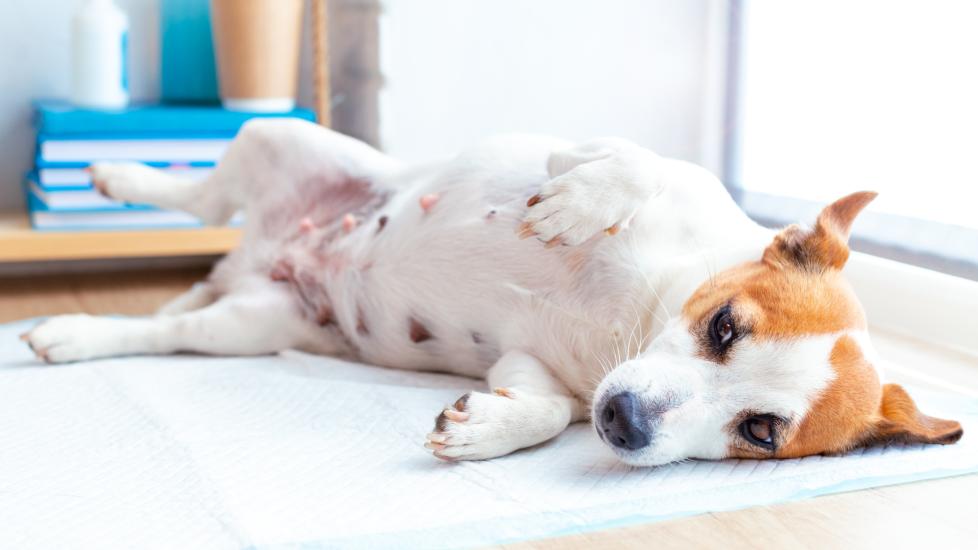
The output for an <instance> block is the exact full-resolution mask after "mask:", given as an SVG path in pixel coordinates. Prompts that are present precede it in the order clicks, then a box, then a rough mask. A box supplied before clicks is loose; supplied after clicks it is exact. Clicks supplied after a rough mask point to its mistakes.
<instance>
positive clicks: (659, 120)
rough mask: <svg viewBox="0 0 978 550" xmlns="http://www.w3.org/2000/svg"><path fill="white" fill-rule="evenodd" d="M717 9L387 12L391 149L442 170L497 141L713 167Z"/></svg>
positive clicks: (609, 3)
mask: <svg viewBox="0 0 978 550" xmlns="http://www.w3.org/2000/svg"><path fill="white" fill-rule="evenodd" d="M717 5H718V3H717V2H713V1H711V0H683V1H676V0H602V1H593V0H585V1H581V0H533V1H527V0H425V1H418V0H387V1H386V2H385V13H384V15H383V16H382V18H381V29H380V30H381V71H382V73H383V74H384V78H385V86H384V88H383V89H382V91H381V102H380V109H381V111H380V120H381V122H380V124H381V132H380V135H381V143H382V145H383V146H384V148H385V149H387V150H388V151H389V152H391V153H392V154H394V155H396V156H399V157H402V158H405V159H411V160H423V159H431V158H438V157H442V156H446V155H451V154H452V153H454V152H456V151H458V149H459V148H460V147H463V146H465V145H466V144H470V143H473V142H475V141H477V140H479V139H480V138H482V137H485V136H487V135H491V134H493V133H499V132H510V131H526V132H543V133H549V134H554V135H558V136H562V137H567V138H572V139H586V138H589V137H596V136H606V135H617V136H623V137H627V138H630V139H632V140H635V141H637V142H639V143H641V144H643V145H646V146H648V147H651V148H653V149H655V150H656V151H658V152H660V153H662V154H666V155H670V156H675V157H680V158H684V159H689V160H694V161H703V160H706V159H704V151H703V149H704V143H705V142H706V137H705V136H704V131H703V130H704V128H705V127H707V126H708V125H710V124H714V121H713V120H712V119H710V117H712V116H714V114H715V113H711V112H709V109H706V108H705V105H706V104H707V99H708V98H707V97H705V95H704V94H705V93H706V91H707V88H708V87H709V86H711V85H714V84H715V82H714V81H715V79H711V78H710V76H709V72H710V71H712V70H714V69H713V67H714V66H715V65H714V64H713V62H714V61H715V60H712V59H710V57H711V56H710V53H711V48H712V46H711V44H712V43H711V41H710V40H709V39H708V38H709V36H708V35H709V33H710V32H711V30H713V31H715V30H716V29H715V28H714V27H711V25H712V21H711V18H712V17H713V15H714V12H715V11H716V8H717Z"/></svg>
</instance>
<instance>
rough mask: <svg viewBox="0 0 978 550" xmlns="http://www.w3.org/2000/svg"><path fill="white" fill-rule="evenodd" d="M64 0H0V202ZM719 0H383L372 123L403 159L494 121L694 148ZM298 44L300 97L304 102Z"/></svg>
mask: <svg viewBox="0 0 978 550" xmlns="http://www.w3.org/2000/svg"><path fill="white" fill-rule="evenodd" d="M76 1H77V0H43V1H40V0H5V2H4V4H5V5H4V8H5V9H4V13H5V15H4V16H3V17H0V209H11V208H20V206H21V204H22V200H23V199H22V194H21V190H20V181H21V178H22V175H23V173H24V172H25V171H27V170H28V169H29V168H30V165H31V162H32V159H31V157H32V151H33V140H34V131H33V129H32V127H31V109H30V102H31V100H32V99H34V98H37V97H58V96H61V97H64V96H65V95H67V93H68V86H69V59H70V58H69V50H68V29H69V27H68V25H69V20H70V16H71V12H72V11H73V9H74V6H75V3H76ZM158 1H159V0H116V2H117V3H118V4H119V6H120V7H122V8H123V9H124V10H125V11H126V12H127V13H128V15H129V18H130V26H131V32H130V48H131V51H130V85H131V90H132V96H133V98H134V99H137V100H138V99H154V98H156V97H157V96H158V89H159V47H158V41H159V30H158V26H159V21H158V17H157V13H158ZM717 4H722V0H682V1H679V0H602V1H597V0H532V1H530V0H386V1H385V2H384V6H385V11H384V14H383V15H382V17H381V69H382V71H383V73H384V74H385V82H386V84H385V87H384V88H383V89H382V91H381V136H382V142H383V145H384V147H385V148H386V149H388V150H389V151H390V152H391V153H393V154H395V155H397V156H399V157H402V158H405V159H408V160H424V159H430V158H437V157H441V156H446V155H450V154H453V153H454V152H456V151H457V150H458V149H459V148H460V147H463V146H464V145H466V144H470V143H473V142H475V141H477V140H479V139H480V138H482V137H484V136H487V135H490V134H493V133H498V132H511V131H528V132H545V133H550V134H555V135H559V136H564V137H568V138H573V139H586V138H588V137H593V136H602V135H619V136H624V137H628V138H631V139H633V140H635V141H638V142H639V143H642V144H644V145H647V146H649V147H652V148H653V149H655V150H657V151H659V152H661V153H663V154H667V155H671V156H676V157H680V158H686V159H691V160H696V161H707V160H708V159H706V158H705V153H704V147H703V143H704V140H706V139H707V137H708V136H707V132H704V128H705V127H708V126H709V125H710V124H711V120H710V118H709V117H710V116H711V115H710V111H709V108H707V107H705V106H708V105H709V102H708V101H707V99H708V98H707V97H706V96H705V93H706V92H707V91H708V89H709V86H710V83H711V76H710V75H711V73H710V71H711V65H710V63H711V59H710V55H709V54H710V48H709V47H708V43H709V42H710V41H709V37H710V36H711V35H710V32H709V30H710V28H711V27H710V21H709V20H710V18H711V13H712V11H713V7H714V6H715V5H717ZM308 66H309V52H308V48H304V52H303V70H302V73H301V74H302V75H303V80H302V82H300V103H308V98H309V95H310V94H309V90H310V85H309V82H308V79H309V71H308V70H307V68H308Z"/></svg>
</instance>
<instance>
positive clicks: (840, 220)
mask: <svg viewBox="0 0 978 550" xmlns="http://www.w3.org/2000/svg"><path fill="white" fill-rule="evenodd" d="M875 198H876V193H874V192H871V191H861V192H859V193H853V194H851V195H848V196H846V197H842V198H841V199H839V200H837V201H835V202H833V203H832V204H830V205H828V206H826V207H825V208H824V209H823V210H822V212H821V213H820V214H819V215H818V220H817V221H816V222H815V228H814V229H811V230H804V229H802V228H801V227H799V226H797V225H791V226H788V227H786V228H785V229H784V230H783V231H781V232H780V233H778V235H777V236H776V237H775V238H774V242H772V243H771V244H770V245H769V246H768V247H767V249H766V250H764V257H763V261H764V263H766V264H768V265H771V266H773V267H779V268H784V267H789V266H795V267H801V268H803V269H809V270H814V271H822V270H824V269H827V268H834V269H842V267H843V266H844V265H845V264H846V260H848V259H849V232H850V231H851V230H852V222H853V221H854V220H855V219H856V216H857V215H858V214H859V213H860V212H862V210H863V208H865V207H866V205H867V204H869V203H870V202H872V200H873V199H875Z"/></svg>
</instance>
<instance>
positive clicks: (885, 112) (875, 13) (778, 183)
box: [725, 0, 978, 278]
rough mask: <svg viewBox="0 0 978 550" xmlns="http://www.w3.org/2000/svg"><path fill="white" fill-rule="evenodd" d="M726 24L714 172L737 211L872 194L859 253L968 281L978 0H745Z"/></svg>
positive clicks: (974, 222)
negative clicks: (727, 64)
mask: <svg viewBox="0 0 978 550" xmlns="http://www.w3.org/2000/svg"><path fill="white" fill-rule="evenodd" d="M732 16H733V23H734V24H733V26H732V29H733V32H734V38H735V39H734V40H732V41H731V43H732V44H734V47H735V48H736V51H735V52H734V53H735V55H734V57H733V60H734V63H733V64H732V65H731V69H732V71H731V72H732V77H733V78H732V79H731V81H732V82H733V84H734V86H733V88H734V89H733V93H734V97H733V99H734V101H732V105H733V108H734V113H733V121H734V122H735V125H734V128H735V130H736V131H735V136H734V142H733V143H732V147H731V149H730V150H729V154H728V158H727V166H726V174H725V177H726V180H727V181H728V182H730V184H731V185H732V186H733V187H734V191H735V194H736V195H739V197H740V199H741V202H742V204H743V206H744V207H745V209H746V210H747V211H748V213H750V214H752V215H753V216H755V217H757V218H759V219H761V220H762V221H767V222H770V223H787V222H790V221H795V220H796V219H800V218H799V217H798V216H801V217H802V218H810V216H811V214H812V213H813V212H814V211H815V210H816V209H817V206H818V205H821V204H824V203H826V202H830V201H832V200H834V199H836V198H838V197H841V196H843V195H845V194H848V193H850V192H853V191H857V190H864V189H869V190H876V191H879V192H880V197H879V198H878V199H877V200H876V202H875V203H874V204H872V205H871V206H870V209H869V213H868V215H866V216H865V217H864V219H863V220H861V221H860V222H859V223H858V224H857V227H856V229H855V234H854V237H855V247H856V248H857V249H858V248H862V249H864V250H866V251H869V252H873V253H877V254H880V255H884V256H889V257H893V258H896V259H901V260H904V261H909V262H911V263H917V264H921V265H925V266H928V267H932V268H937V269H942V270H944V271H948V272H951V273H955V274H958V275H964V276H968V277H969V278H978V33H976V32H975V28H976V27H978V2H972V1H968V0H935V1H926V2H925V1H923V0H920V1H886V0H860V1H859V2H852V1H846V0H822V1H820V2H810V1H806V0H778V1H776V2H775V1H768V2H748V1H743V2H737V3H735V4H734V6H733V12H732ZM792 216H794V218H792Z"/></svg>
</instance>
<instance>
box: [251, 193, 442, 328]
mask: <svg viewBox="0 0 978 550" xmlns="http://www.w3.org/2000/svg"><path fill="white" fill-rule="evenodd" d="M385 199H386V197H385V196H382V195H379V194H376V193H371V192H370V189H369V187H368V186H367V185H366V184H365V183H364V182H359V181H350V182H345V183H343V184H341V185H339V186H333V187H332V188H331V189H330V191H329V192H328V193H323V194H322V196H321V197H317V200H316V201H300V204H295V201H290V204H288V205H279V206H281V208H277V209H275V213H268V214H266V216H267V217H266V218H265V220H264V221H265V222H266V223H267V224H268V225H273V226H276V227H278V226H279V225H280V224H282V223H283V222H285V220H286V219H287V218H291V219H292V220H295V219H298V220H299V222H298V223H295V222H293V224H294V225H293V226H292V229H291V230H286V231H284V234H285V235H286V236H285V238H284V239H283V240H282V247H281V249H280V253H279V256H278V258H276V259H275V260H274V261H273V262H272V263H271V265H270V267H269V277H270V278H271V279H272V280H273V281H277V282H282V283H285V284H288V285H290V287H291V288H292V291H293V293H294V294H295V296H296V298H297V301H298V303H299V304H300V307H301V308H302V310H303V313H304V315H305V316H306V317H307V318H309V319H310V320H313V321H315V322H316V323H317V324H319V325H320V326H324V325H327V324H332V323H335V322H336V320H335V317H334V315H333V304H332V303H331V301H330V298H329V295H328V293H327V292H326V286H325V284H323V278H324V276H325V275H326V274H330V275H332V276H337V275H339V274H340V273H342V272H343V271H345V270H347V269H362V270H366V269H369V268H370V264H369V263H364V264H363V265H360V266H354V265H353V262H352V259H351V258H350V256H349V253H348V252H346V251H344V250H343V247H342V242H343V239H344V237H346V236H347V235H350V234H352V233H354V232H355V231H357V230H358V229H359V228H360V225H361V223H362V220H366V219H369V218H370V217H372V215H373V214H374V212H376V210H377V209H379V208H380V207H381V206H382V205H383V203H384V202H385ZM439 199H440V195H439V194H437V193H431V194H426V195H423V196H422V197H420V198H419V200H418V205H419V207H420V208H421V209H422V211H424V212H425V213H428V212H430V211H431V210H432V209H433V208H434V207H435V205H436V204H437V203H438V200H439ZM300 212H301V215H299V214H300ZM387 221H388V217H387V216H386V215H382V216H380V217H379V218H378V219H377V222H376V226H375V229H373V231H374V234H377V233H380V232H381V231H382V230H383V229H384V227H385V226H386V225H387ZM364 229H366V228H364ZM419 326H422V325H420V324H418V323H416V322H415V323H414V324H412V325H411V326H410V330H409V332H411V337H412V339H416V338H417V339H419V341H420V340H424V339H426V338H425V337H424V336H426V335H427V334H426V329H423V330H420V332H419V329H418V327H419ZM356 330H357V332H358V333H360V334H361V335H365V334H369V332H370V330H369V328H368V327H367V326H366V324H365V322H364V320H363V317H362V315H360V316H359V318H358V320H357V327H356ZM422 333H425V335H422ZM427 337H430V335H427Z"/></svg>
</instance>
